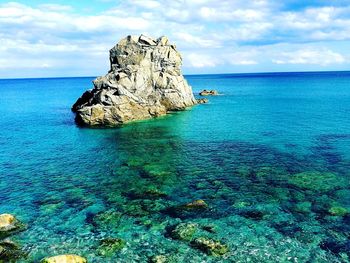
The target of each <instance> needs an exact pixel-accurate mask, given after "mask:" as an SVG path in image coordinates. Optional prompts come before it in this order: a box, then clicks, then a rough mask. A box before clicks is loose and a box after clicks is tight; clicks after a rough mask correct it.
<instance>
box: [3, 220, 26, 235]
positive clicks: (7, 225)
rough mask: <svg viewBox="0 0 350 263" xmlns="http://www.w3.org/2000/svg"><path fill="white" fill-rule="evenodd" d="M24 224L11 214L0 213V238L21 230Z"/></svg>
mask: <svg viewBox="0 0 350 263" xmlns="http://www.w3.org/2000/svg"><path fill="white" fill-rule="evenodd" d="M23 229H24V225H23V224H22V223H21V222H19V221H18V220H17V219H16V218H15V217H14V216H13V215H11V214H1V215H0V238H4V237H6V236H9V235H10V234H12V233H14V232H17V231H20V230H23Z"/></svg>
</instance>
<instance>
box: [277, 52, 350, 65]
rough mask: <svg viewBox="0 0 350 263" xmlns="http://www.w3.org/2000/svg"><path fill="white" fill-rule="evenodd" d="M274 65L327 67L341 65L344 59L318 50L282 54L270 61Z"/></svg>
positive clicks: (336, 54) (338, 55)
mask: <svg viewBox="0 0 350 263" xmlns="http://www.w3.org/2000/svg"><path fill="white" fill-rule="evenodd" d="M272 61H273V62H274V63H276V64H313V65H321V66H327V65H330V64H341V63H344V62H345V58H344V57H343V56H342V55H341V54H339V53H336V52H334V51H332V50H330V49H326V48H323V49H320V50H312V49H305V50H297V51H294V52H283V53H281V54H279V56H278V58H275V59H273V60H272Z"/></svg>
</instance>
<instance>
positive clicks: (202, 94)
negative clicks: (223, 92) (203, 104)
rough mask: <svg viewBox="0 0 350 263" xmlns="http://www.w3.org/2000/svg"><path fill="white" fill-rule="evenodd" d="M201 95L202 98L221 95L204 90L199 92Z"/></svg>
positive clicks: (213, 91) (215, 91)
mask: <svg viewBox="0 0 350 263" xmlns="http://www.w3.org/2000/svg"><path fill="white" fill-rule="evenodd" d="M199 95H201V96H209V95H214V96H215V95H219V92H218V91H217V90H214V89H213V90H206V89H205V90H202V91H201V92H199Z"/></svg>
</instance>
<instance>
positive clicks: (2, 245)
mask: <svg viewBox="0 0 350 263" xmlns="http://www.w3.org/2000/svg"><path fill="white" fill-rule="evenodd" d="M24 256H25V254H24V253H23V251H22V250H21V248H20V247H19V245H18V244H16V243H15V242H13V241H11V240H9V239H5V240H2V241H0V262H16V261H17V260H18V259H20V258H22V257H24Z"/></svg>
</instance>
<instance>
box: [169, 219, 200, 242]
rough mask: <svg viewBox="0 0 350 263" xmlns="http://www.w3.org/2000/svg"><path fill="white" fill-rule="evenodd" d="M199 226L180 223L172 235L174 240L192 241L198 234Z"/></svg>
mask: <svg viewBox="0 0 350 263" xmlns="http://www.w3.org/2000/svg"><path fill="white" fill-rule="evenodd" d="M197 228H198V224H196V223H191V222H188V223H180V224H178V225H177V226H176V227H175V228H174V229H173V230H172V231H171V233H170V235H171V237H172V238H175V239H179V240H184V241H190V240H191V239H192V237H193V235H194V234H195V233H196V231H197Z"/></svg>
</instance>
